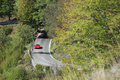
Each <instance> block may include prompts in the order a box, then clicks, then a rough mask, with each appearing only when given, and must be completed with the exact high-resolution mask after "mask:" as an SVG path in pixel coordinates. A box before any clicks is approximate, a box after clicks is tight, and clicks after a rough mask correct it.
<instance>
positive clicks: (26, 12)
mask: <svg viewBox="0 0 120 80" xmlns="http://www.w3.org/2000/svg"><path fill="white" fill-rule="evenodd" d="M19 2H20V4H19V8H18V18H19V20H20V21H21V22H23V23H31V22H32V12H33V4H34V0H20V1H19Z"/></svg>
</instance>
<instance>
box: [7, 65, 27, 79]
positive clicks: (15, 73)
mask: <svg viewBox="0 0 120 80" xmlns="http://www.w3.org/2000/svg"><path fill="white" fill-rule="evenodd" d="M26 75H27V72H26V70H25V68H24V67H17V68H15V69H14V70H12V71H11V72H10V73H9V74H8V75H7V76H6V77H7V80H26Z"/></svg>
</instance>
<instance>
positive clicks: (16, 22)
mask: <svg viewBox="0 0 120 80" xmlns="http://www.w3.org/2000/svg"><path fill="white" fill-rule="evenodd" d="M8 24H18V21H17V20H15V21H5V22H0V25H8Z"/></svg>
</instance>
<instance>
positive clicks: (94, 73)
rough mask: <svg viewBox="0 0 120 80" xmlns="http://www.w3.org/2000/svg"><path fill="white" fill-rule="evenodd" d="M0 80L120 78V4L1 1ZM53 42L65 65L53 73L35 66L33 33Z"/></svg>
mask: <svg viewBox="0 0 120 80" xmlns="http://www.w3.org/2000/svg"><path fill="white" fill-rule="evenodd" d="M0 2H1V3H0V17H1V19H0V22H2V21H3V22H4V20H2V19H3V18H4V19H5V20H6V18H8V20H9V21H12V19H13V18H16V19H17V20H18V21H19V24H9V25H1V26H0V80H41V79H43V80H119V79H120V77H119V76H120V54H119V52H120V1H119V0H109V1H108V0H97V1H95V0H93V1H91V0H59V1H58V0H0ZM37 28H44V29H45V30H46V31H47V34H48V36H49V38H52V44H51V52H52V55H53V56H54V57H55V58H56V59H58V60H60V61H62V62H63V63H65V64H66V65H65V66H64V67H62V71H57V73H54V72H53V71H52V70H50V69H49V68H48V67H45V66H41V65H37V66H36V68H34V67H33V66H32V65H31V61H30V58H29V56H28V54H27V50H28V49H29V48H30V46H31V43H32V42H33V39H34V31H35V30H36V29H37Z"/></svg>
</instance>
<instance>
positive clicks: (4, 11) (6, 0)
mask: <svg viewBox="0 0 120 80" xmlns="http://www.w3.org/2000/svg"><path fill="white" fill-rule="evenodd" d="M0 2H1V5H0V14H1V15H0V16H8V17H9V20H10V17H11V16H12V14H13V11H14V3H15V1H14V0H1V1H0Z"/></svg>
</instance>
